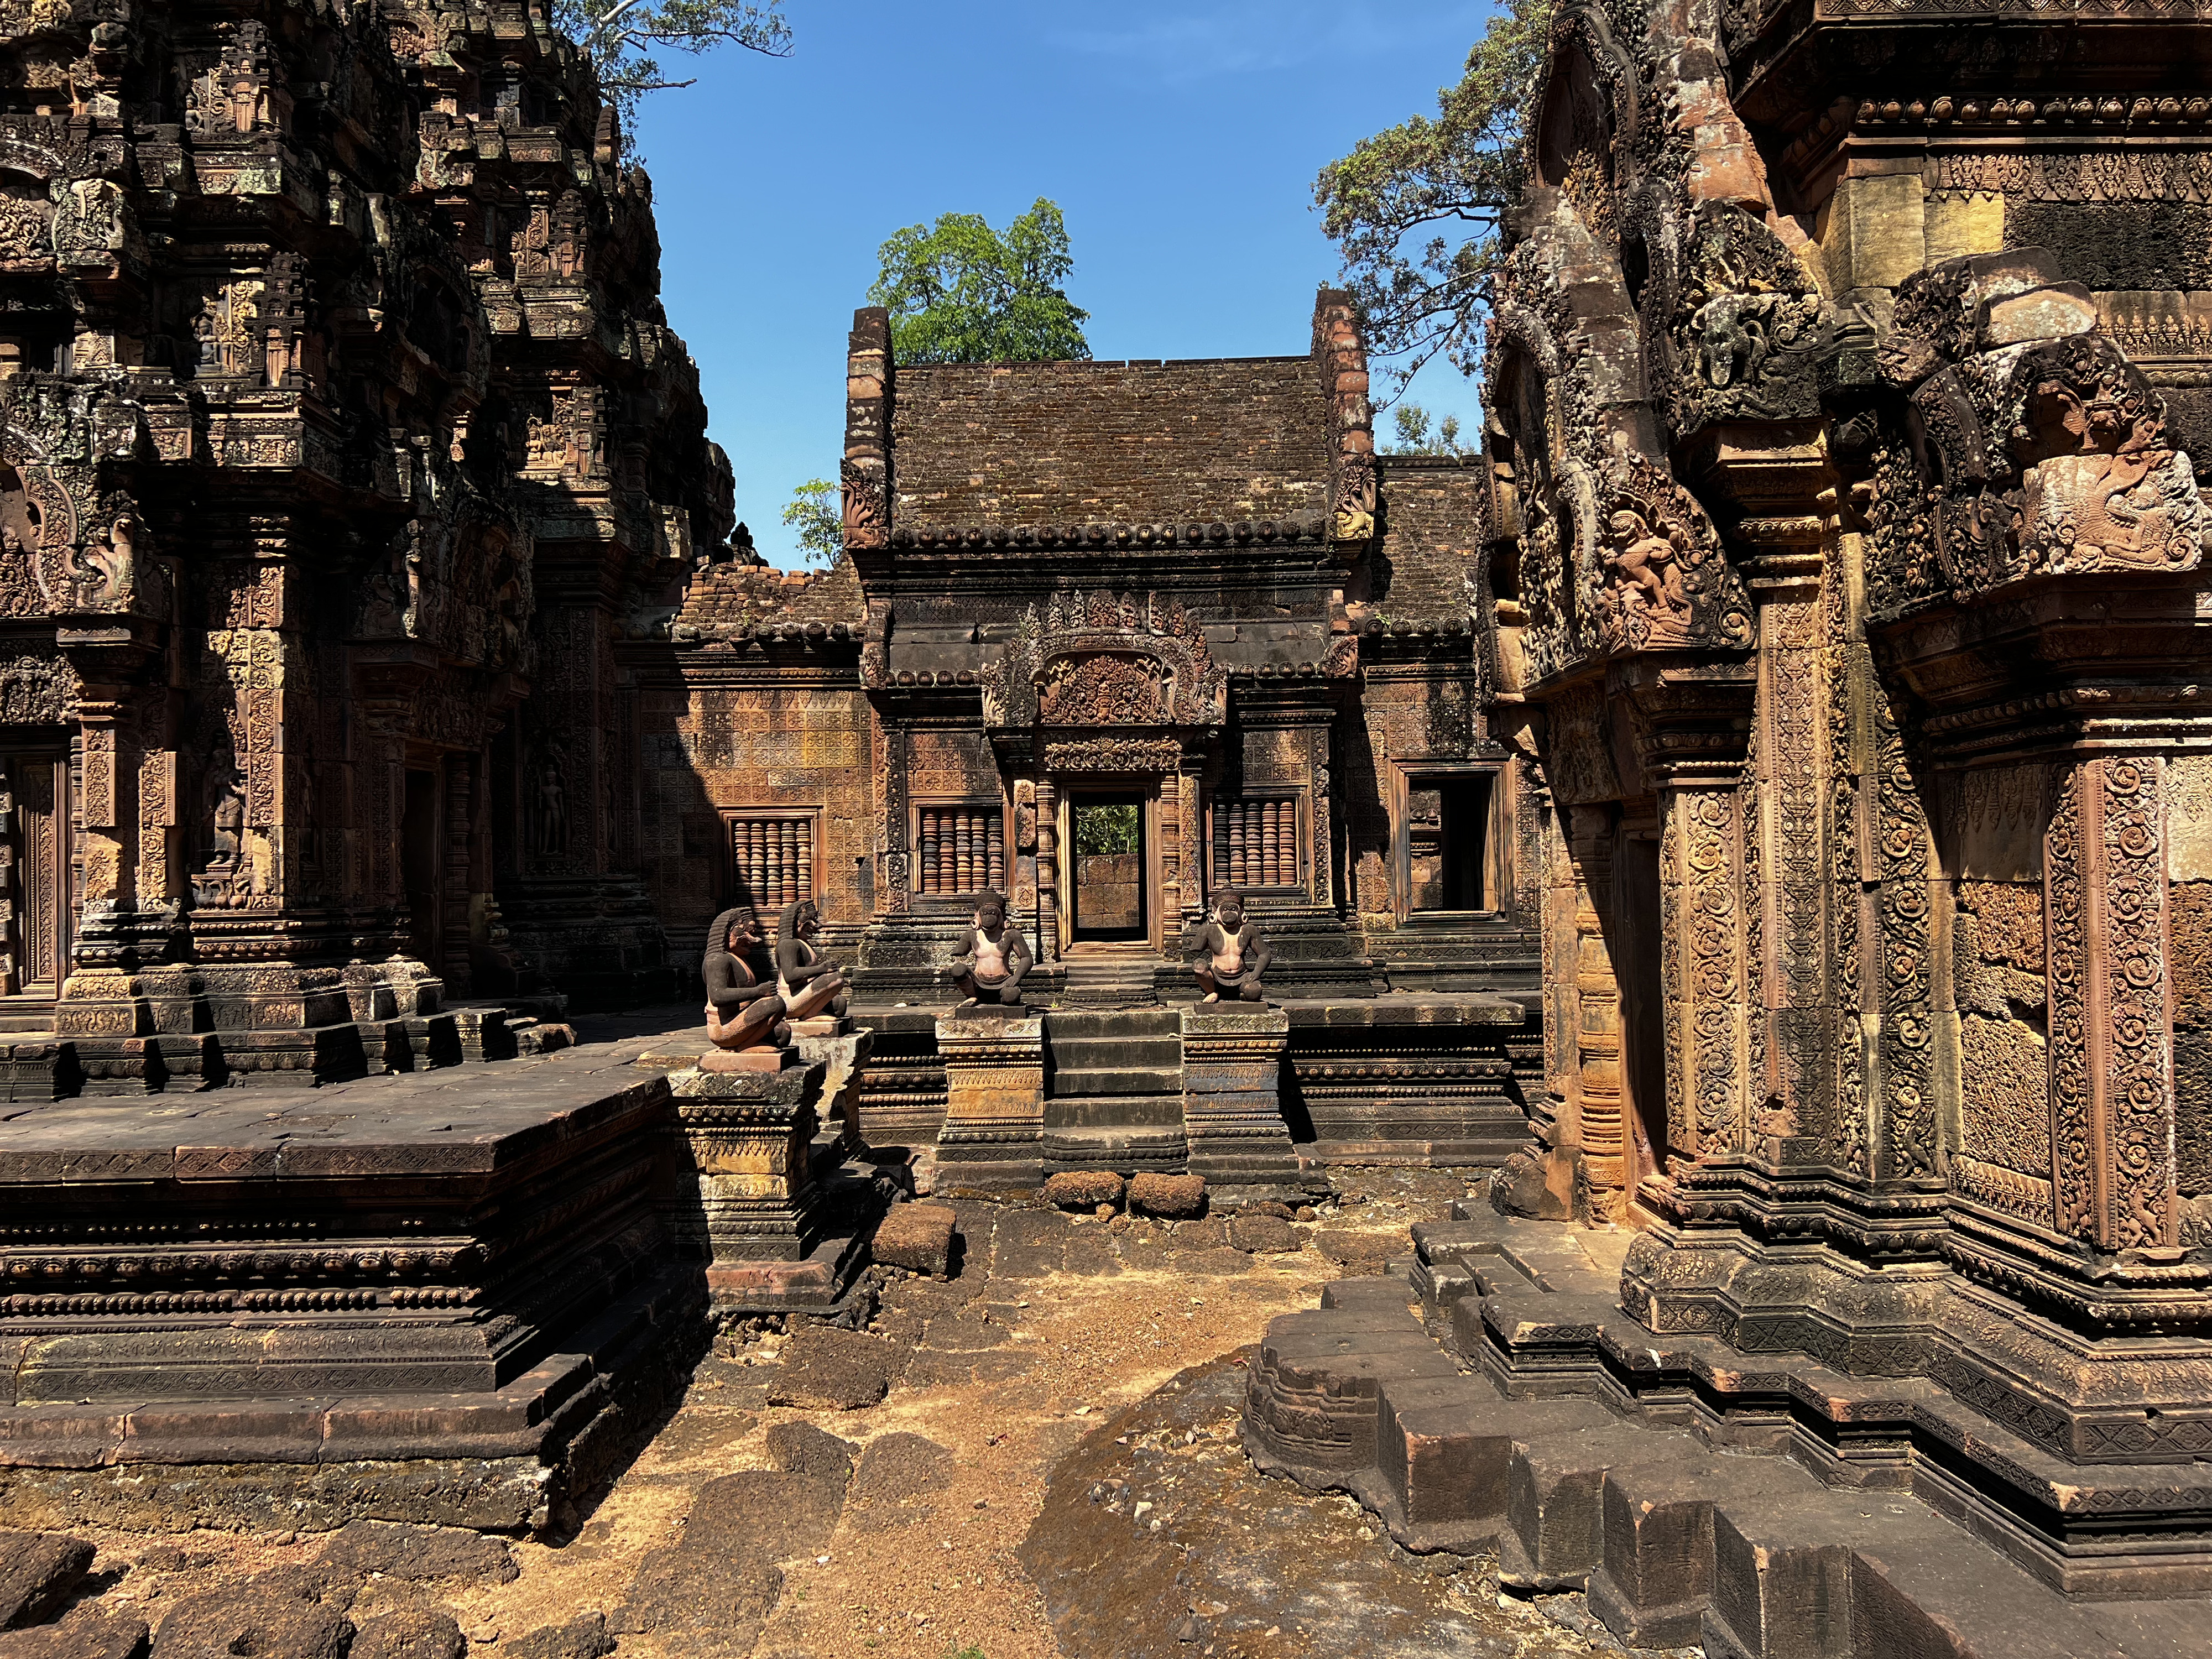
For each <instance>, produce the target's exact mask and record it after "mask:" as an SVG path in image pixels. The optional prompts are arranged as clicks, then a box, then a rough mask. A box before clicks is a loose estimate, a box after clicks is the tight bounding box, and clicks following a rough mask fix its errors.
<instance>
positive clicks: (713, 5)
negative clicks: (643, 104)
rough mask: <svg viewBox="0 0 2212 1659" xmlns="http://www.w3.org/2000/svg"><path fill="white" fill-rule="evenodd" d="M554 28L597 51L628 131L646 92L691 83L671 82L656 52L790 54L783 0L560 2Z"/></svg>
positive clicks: (605, 84)
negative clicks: (732, 49)
mask: <svg viewBox="0 0 2212 1659" xmlns="http://www.w3.org/2000/svg"><path fill="white" fill-rule="evenodd" d="M553 26H554V27H556V28H557V29H559V30H560V31H561V32H562V33H563V34H566V35H567V36H568V38H569V39H570V40H574V42H575V43H576V44H577V45H578V46H581V47H583V49H584V50H585V51H586V52H588V53H590V54H591V59H592V67H593V68H594V69H596V70H599V90H600V91H601V92H602V93H604V94H605V95H606V97H607V99H608V100H609V101H610V102H611V103H612V104H613V105H614V106H616V107H617V109H619V110H620V111H621V112H622V118H623V126H624V127H625V128H627V127H628V126H629V124H630V119H631V118H632V117H633V116H635V114H636V112H637V100H639V99H640V98H641V97H642V96H644V95H645V94H647V93H648V92H660V91H664V90H666V89H667V88H672V87H688V86H690V84H691V82H690V81H689V80H683V81H672V80H671V79H669V77H668V75H667V72H666V71H665V70H663V69H662V68H661V66H660V60H659V58H655V57H654V56H653V53H654V52H687V53H690V55H691V56H693V57H696V56H698V55H699V54H700V53H701V52H710V51H712V50H713V49H714V47H716V46H743V47H744V48H745V50H747V51H748V52H761V53H763V54H764V55H765V56H767V57H769V58H788V57H790V56H791V25H790V23H789V22H787V21H785V18H784V15H783V0H767V3H766V4H764V5H755V4H752V3H750V0H553Z"/></svg>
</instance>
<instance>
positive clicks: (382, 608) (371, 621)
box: [356, 570, 406, 640]
mask: <svg viewBox="0 0 2212 1659" xmlns="http://www.w3.org/2000/svg"><path fill="white" fill-rule="evenodd" d="M405 629H406V621H405V618H404V617H403V616H402V614H401V610H400V599H399V578H398V577H397V576H395V575H394V574H392V572H390V571H389V570H380V571H378V572H377V573H376V574H374V575H373V576H371V577H369V578H368V580H366V581H364V582H363V583H362V588H361V624H360V629H359V632H358V634H357V635H356V637H358V638H361V639H364V640H383V639H392V638H394V637H396V636H397V635H400V634H402V633H404V631H405Z"/></svg>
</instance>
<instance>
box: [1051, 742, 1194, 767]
mask: <svg viewBox="0 0 2212 1659" xmlns="http://www.w3.org/2000/svg"><path fill="white" fill-rule="evenodd" d="M1181 760H1182V744H1181V743H1179V742H1177V741H1176V739H1175V738H1047V739H1046V740H1045V745H1044V763H1045V769H1046V770H1048V771H1052V772H1172V771H1174V770H1175V769H1176V764H1177V763H1179V762H1180V761H1181Z"/></svg>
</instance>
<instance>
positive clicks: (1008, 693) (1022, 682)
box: [982, 589, 1228, 727]
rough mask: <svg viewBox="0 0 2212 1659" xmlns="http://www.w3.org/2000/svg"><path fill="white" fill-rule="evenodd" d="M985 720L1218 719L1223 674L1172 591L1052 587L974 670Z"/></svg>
mask: <svg viewBox="0 0 2212 1659" xmlns="http://www.w3.org/2000/svg"><path fill="white" fill-rule="evenodd" d="M982 689H983V711H984V719H985V721H986V723H987V724H988V725H991V726H1000V727H1005V726H1027V725H1030V724H1032V723H1034V722H1036V721H1037V720H1044V721H1046V722H1048V723H1049V724H1053V725H1059V726H1067V725H1091V726H1129V725H1170V726H1206V725H1218V724H1219V723H1220V722H1221V721H1222V720H1225V719H1226V717H1227V702H1228V675H1227V673H1226V671H1225V670H1224V669H1223V668H1222V667H1221V665H1219V664H1218V663H1217V662H1215V661H1214V660H1213V655H1212V651H1211V650H1210V649H1209V648H1208V647H1207V645H1206V635H1205V633H1204V631H1203V630H1202V629H1200V628H1199V627H1198V626H1197V625H1196V624H1195V623H1193V622H1192V620H1191V619H1190V617H1189V616H1188V614H1187V613H1186V612H1185V611H1184V610H1183V608H1182V602H1181V601H1180V600H1172V599H1164V598H1163V597H1162V596H1161V595H1159V594H1158V593H1148V594H1146V595H1144V596H1143V597H1142V598H1139V596H1137V595H1136V594H1133V593H1119V594H1117V593H1113V592H1108V591H1106V590H1104V589H1100V590H1097V591H1096V592H1089V593H1085V592H1081V591H1076V592H1057V593H1054V595H1053V597H1052V599H1051V601H1050V603H1049V604H1048V605H1046V606H1045V607H1044V608H1043V609H1042V611H1040V610H1039V609H1038V608H1037V607H1036V605H1031V606H1030V607H1029V609H1028V610H1027V611H1024V613H1023V615H1022V617H1021V619H1020V621H1019V622H1018V623H1016V624H1015V627H1014V629H1013V633H1012V636H1011V637H1010V638H1009V639H1008V640H1007V641H1006V646H1005V648H1004V650H1003V651H1002V653H1000V659H999V661H998V662H997V664H996V665H994V666H993V667H992V668H990V669H989V670H987V671H986V672H985V673H984V675H983V677H982Z"/></svg>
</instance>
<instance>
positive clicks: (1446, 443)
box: [1383, 403, 1474, 455]
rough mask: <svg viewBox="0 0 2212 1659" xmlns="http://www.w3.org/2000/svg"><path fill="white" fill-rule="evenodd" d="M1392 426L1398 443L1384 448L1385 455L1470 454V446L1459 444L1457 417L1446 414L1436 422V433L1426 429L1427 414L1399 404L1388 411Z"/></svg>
mask: <svg viewBox="0 0 2212 1659" xmlns="http://www.w3.org/2000/svg"><path fill="white" fill-rule="evenodd" d="M1390 419H1391V422H1392V423H1393V424H1394V425H1395V426H1396V428H1398V441H1397V442H1395V443H1394V444H1387V445H1385V446H1384V447H1383V453H1384V454H1386V455H1472V454H1473V453H1474V445H1473V444H1463V443H1462V442H1461V441H1459V416H1456V415H1447V416H1444V417H1443V420H1441V421H1439V422H1437V427H1436V430H1435V431H1433V432H1431V430H1430V429H1429V411H1428V410H1425V409H1424V408H1422V407H1421V406H1420V404H1414V403H1404V404H1399V405H1398V406H1397V407H1396V408H1395V409H1394V410H1391V411H1390Z"/></svg>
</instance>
